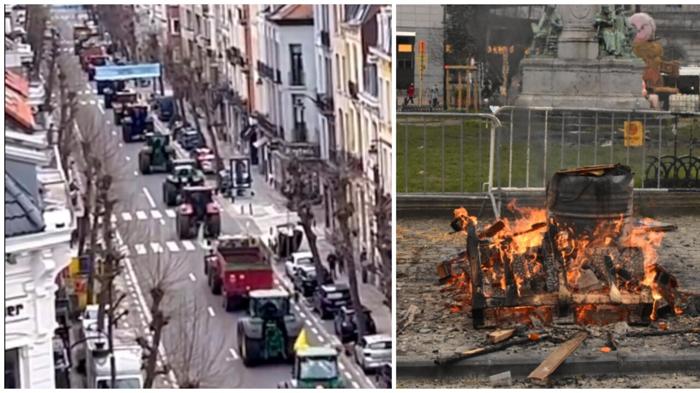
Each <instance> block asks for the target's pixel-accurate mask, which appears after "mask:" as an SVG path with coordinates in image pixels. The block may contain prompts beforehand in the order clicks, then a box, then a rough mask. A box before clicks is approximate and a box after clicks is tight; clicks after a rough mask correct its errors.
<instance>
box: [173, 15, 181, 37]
mask: <svg viewBox="0 0 700 393" xmlns="http://www.w3.org/2000/svg"><path fill="white" fill-rule="evenodd" d="M173 34H180V19H174V20H173Z"/></svg>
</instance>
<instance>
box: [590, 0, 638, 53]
mask: <svg viewBox="0 0 700 393" xmlns="http://www.w3.org/2000/svg"><path fill="white" fill-rule="evenodd" d="M595 27H596V29H597V36H598V41H599V44H600V54H601V56H615V57H631V56H632V40H633V39H634V35H635V30H634V28H633V27H632V25H630V23H629V20H628V19H627V16H626V15H625V10H624V7H623V6H616V7H615V9H614V10H612V9H611V8H610V6H608V5H603V6H601V10H600V14H598V16H597V17H596V20H595Z"/></svg>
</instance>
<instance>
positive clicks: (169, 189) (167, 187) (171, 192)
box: [163, 181, 177, 206]
mask: <svg viewBox="0 0 700 393" xmlns="http://www.w3.org/2000/svg"><path fill="white" fill-rule="evenodd" d="M176 194H177V190H175V189H174V187H173V185H172V184H170V183H168V182H167V181H166V182H165V183H164V184H163V202H165V205H166V206H175V202H176V201H175V199H176V196H177V195H176Z"/></svg>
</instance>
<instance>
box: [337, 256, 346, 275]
mask: <svg viewBox="0 0 700 393" xmlns="http://www.w3.org/2000/svg"><path fill="white" fill-rule="evenodd" d="M343 273H345V260H344V259H343V257H342V256H340V257H338V274H339V275H340V274H343Z"/></svg>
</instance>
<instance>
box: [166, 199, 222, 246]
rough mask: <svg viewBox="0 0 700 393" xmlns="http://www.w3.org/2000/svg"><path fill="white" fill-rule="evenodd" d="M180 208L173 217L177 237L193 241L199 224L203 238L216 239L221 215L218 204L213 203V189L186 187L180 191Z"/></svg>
mask: <svg viewBox="0 0 700 393" xmlns="http://www.w3.org/2000/svg"><path fill="white" fill-rule="evenodd" d="M181 200H182V203H180V206H179V207H178V208H177V213H176V216H175V226H176V229H177V234H178V237H179V238H180V239H181V240H182V239H194V238H195V237H197V233H198V232H199V224H202V225H204V236H205V237H207V238H212V237H214V238H216V237H218V236H219V234H220V233H221V213H220V208H219V204H218V203H216V201H214V188H213V187H206V186H187V187H184V188H183V189H182V193H181Z"/></svg>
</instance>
